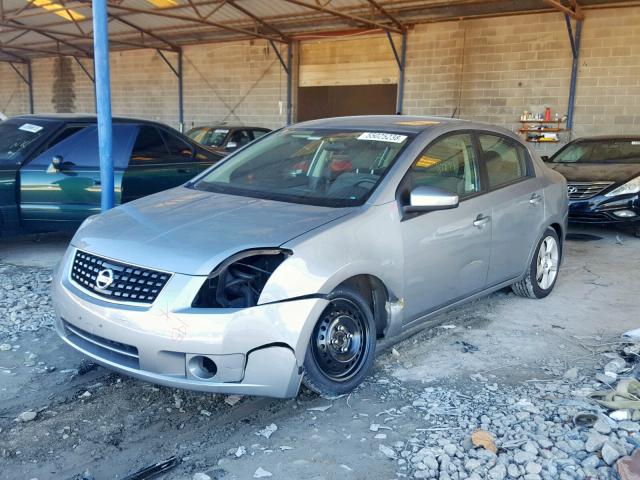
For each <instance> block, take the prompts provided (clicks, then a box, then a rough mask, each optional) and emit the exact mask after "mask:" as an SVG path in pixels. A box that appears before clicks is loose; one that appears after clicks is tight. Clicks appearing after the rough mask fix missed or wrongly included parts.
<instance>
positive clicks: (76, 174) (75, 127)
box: [20, 124, 134, 229]
mask: <svg viewBox="0 0 640 480" xmlns="http://www.w3.org/2000/svg"><path fill="white" fill-rule="evenodd" d="M133 133H134V128H133V126H132V125H130V124H114V125H113V162H114V176H115V178H114V185H115V201H116V203H119V201H120V184H121V183H120V182H121V178H122V172H123V170H124V168H125V167H126V162H127V160H128V153H129V152H130V151H131V144H132V141H133ZM54 157H60V158H61V159H62V167H61V168H60V169H56V168H55V167H54V166H53V163H52V160H53V158H54ZM101 190H102V188H101V185H100V157H99V153H98V129H97V126H96V125H95V124H69V125H67V126H66V127H65V128H64V129H63V130H62V131H61V132H60V133H59V134H58V136H56V137H55V138H54V139H53V140H52V141H51V142H49V143H48V144H47V145H45V146H44V148H43V149H42V150H41V151H40V153H38V154H37V155H36V156H35V158H33V160H31V161H30V162H29V163H28V164H27V165H25V166H24V167H23V168H22V169H21V171H20V194H21V200H20V214H21V217H22V221H23V225H24V226H25V227H27V228H32V229H47V228H54V229H61V228H74V227H76V226H77V225H78V224H79V223H80V222H82V220H84V219H85V218H86V217H88V216H89V215H93V214H95V213H99V212H100V195H101Z"/></svg>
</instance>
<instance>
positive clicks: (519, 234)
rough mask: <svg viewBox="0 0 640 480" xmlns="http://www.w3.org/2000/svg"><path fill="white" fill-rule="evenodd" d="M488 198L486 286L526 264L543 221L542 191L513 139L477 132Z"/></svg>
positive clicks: (516, 272) (525, 155)
mask: <svg viewBox="0 0 640 480" xmlns="http://www.w3.org/2000/svg"><path fill="white" fill-rule="evenodd" d="M478 140H479V144H480V148H481V152H482V157H483V163H484V166H485V168H486V176H487V184H488V185H487V188H488V190H489V192H488V193H487V194H486V197H487V198H489V199H490V200H491V203H492V205H493V208H492V214H491V218H492V224H493V241H492V247H491V266H490V268H489V275H488V285H489V286H492V285H497V284H499V283H502V282H505V281H508V280H511V279H514V278H516V277H518V276H520V275H521V274H522V273H524V271H525V269H526V268H527V266H528V265H529V255H530V254H531V252H532V250H533V247H534V243H536V242H537V241H538V235H539V232H540V231H541V229H542V226H543V225H542V224H543V222H544V198H543V195H544V190H543V188H542V184H541V180H540V179H539V178H536V176H535V172H534V170H533V165H532V164H531V159H530V158H529V155H528V153H527V152H526V150H525V149H524V147H522V145H520V144H518V143H517V142H515V141H514V140H512V139H510V138H508V137H502V136H499V135H495V134H490V133H479V134H478Z"/></svg>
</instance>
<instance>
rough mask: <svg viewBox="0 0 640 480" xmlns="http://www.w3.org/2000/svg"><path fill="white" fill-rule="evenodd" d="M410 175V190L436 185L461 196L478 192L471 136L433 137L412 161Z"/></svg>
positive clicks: (477, 178)
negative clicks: (435, 138)
mask: <svg viewBox="0 0 640 480" xmlns="http://www.w3.org/2000/svg"><path fill="white" fill-rule="evenodd" d="M409 177H410V184H411V188H412V189H413V188H415V187H420V186H427V187H437V188H441V189H443V190H447V191H449V192H452V193H455V194H456V195H458V196H459V197H460V198H464V197H468V196H469V195H473V194H474V193H476V192H478V191H479V190H480V182H479V176H478V165H477V161H476V158H475V153H474V148H473V141H472V139H471V135H470V134H468V133H465V134H460V135H449V136H447V137H444V138H443V139H441V140H436V142H435V143H433V144H431V145H430V146H429V147H427V149H426V150H425V151H423V152H422V154H421V155H420V156H419V157H418V159H417V160H416V161H415V163H414V164H413V166H412V167H411V170H410V171H409Z"/></svg>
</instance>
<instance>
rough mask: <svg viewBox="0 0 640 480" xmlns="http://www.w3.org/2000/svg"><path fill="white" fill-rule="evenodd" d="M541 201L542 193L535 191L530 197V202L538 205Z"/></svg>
mask: <svg viewBox="0 0 640 480" xmlns="http://www.w3.org/2000/svg"><path fill="white" fill-rule="evenodd" d="M541 201H542V195H540V194H539V193H534V194H533V195H531V198H530V199H529V203H530V204H531V205H538V204H540V202H541Z"/></svg>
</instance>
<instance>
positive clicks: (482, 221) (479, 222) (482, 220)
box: [473, 214, 491, 228]
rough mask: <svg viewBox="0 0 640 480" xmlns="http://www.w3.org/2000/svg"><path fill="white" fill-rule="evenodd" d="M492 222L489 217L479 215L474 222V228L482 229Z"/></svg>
mask: <svg viewBox="0 0 640 480" xmlns="http://www.w3.org/2000/svg"><path fill="white" fill-rule="evenodd" d="M490 221H491V217H490V216H488V215H486V216H485V215H482V214H480V215H478V216H477V217H476V219H475V220H474V221H473V226H474V227H478V228H482V227H484V226H485V225H486V224H487V223H489V222H490Z"/></svg>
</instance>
